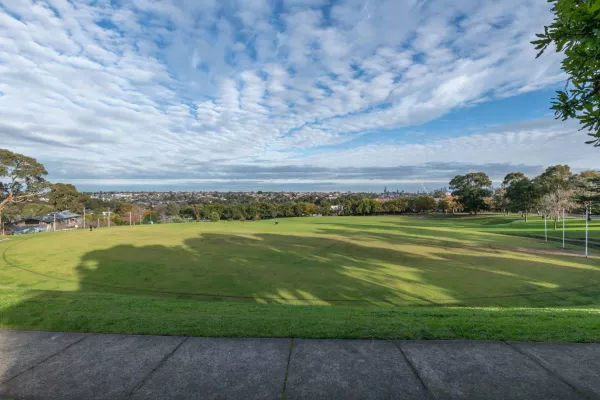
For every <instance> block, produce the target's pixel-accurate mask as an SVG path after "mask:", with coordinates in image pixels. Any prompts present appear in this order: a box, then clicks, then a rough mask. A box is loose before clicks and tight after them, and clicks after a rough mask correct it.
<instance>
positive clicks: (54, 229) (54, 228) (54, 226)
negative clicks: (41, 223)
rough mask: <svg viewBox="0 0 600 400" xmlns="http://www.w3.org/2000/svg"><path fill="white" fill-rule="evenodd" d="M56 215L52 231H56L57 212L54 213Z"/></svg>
mask: <svg viewBox="0 0 600 400" xmlns="http://www.w3.org/2000/svg"><path fill="white" fill-rule="evenodd" d="M52 215H53V216H54V222H53V223H52V231H53V232H56V213H54V214H52Z"/></svg>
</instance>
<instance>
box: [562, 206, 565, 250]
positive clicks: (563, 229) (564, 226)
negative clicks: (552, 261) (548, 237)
mask: <svg viewBox="0 0 600 400" xmlns="http://www.w3.org/2000/svg"><path fill="white" fill-rule="evenodd" d="M562 218H563V247H562V248H563V249H564V248H565V209H564V208H563V216H562Z"/></svg>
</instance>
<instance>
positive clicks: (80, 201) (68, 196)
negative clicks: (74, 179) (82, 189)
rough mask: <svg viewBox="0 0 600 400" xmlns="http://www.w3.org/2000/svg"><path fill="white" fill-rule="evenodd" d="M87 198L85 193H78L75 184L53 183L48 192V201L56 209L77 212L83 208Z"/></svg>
mask: <svg viewBox="0 0 600 400" xmlns="http://www.w3.org/2000/svg"><path fill="white" fill-rule="evenodd" d="M87 200H88V196H87V195H85V194H83V193H79V192H78V191H77V188H75V186H73V185H70V184H65V183H55V184H54V185H52V186H51V189H50V193H48V202H49V203H50V204H51V205H52V207H54V209H55V210H56V211H63V210H69V211H72V212H77V211H78V210H81V209H82V208H83V206H84V204H85V202H86V201H87Z"/></svg>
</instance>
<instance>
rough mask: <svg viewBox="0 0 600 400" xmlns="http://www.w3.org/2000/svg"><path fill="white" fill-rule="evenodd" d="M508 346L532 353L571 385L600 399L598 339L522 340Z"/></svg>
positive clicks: (589, 395)
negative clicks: (551, 341) (577, 341)
mask: <svg viewBox="0 0 600 400" xmlns="http://www.w3.org/2000/svg"><path fill="white" fill-rule="evenodd" d="M510 345H511V346H514V347H516V348H517V349H519V350H520V351H522V352H524V353H526V354H528V355H529V356H531V357H533V358H534V359H535V360H536V361H537V362H539V363H540V364H542V365H543V366H545V367H546V368H548V369H549V370H551V371H553V372H554V373H556V374H557V375H559V376H560V377H561V378H563V379H564V380H565V381H567V382H568V383H569V384H570V385H571V386H573V387H575V388H577V389H578V390H579V391H581V392H583V393H585V395H586V396H588V397H590V398H592V399H600V343H523V342H511V343H510Z"/></svg>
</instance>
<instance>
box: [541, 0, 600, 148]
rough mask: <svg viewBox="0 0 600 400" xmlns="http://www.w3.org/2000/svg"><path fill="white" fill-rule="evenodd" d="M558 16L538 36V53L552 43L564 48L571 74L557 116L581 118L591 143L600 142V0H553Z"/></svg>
mask: <svg viewBox="0 0 600 400" xmlns="http://www.w3.org/2000/svg"><path fill="white" fill-rule="evenodd" d="M549 3H553V7H552V11H554V15H555V16H554V20H553V21H552V24H550V25H549V26H545V27H544V33H541V34H538V35H537V37H538V40H534V41H533V42H531V43H533V44H534V45H535V48H536V49H537V50H539V53H538V55H537V56H538V57H539V56H540V55H542V53H544V51H545V50H546V49H547V48H548V47H549V46H551V45H554V46H555V47H556V51H557V52H564V54H565V58H564V59H563V61H562V69H563V71H565V72H566V73H567V75H568V79H567V82H566V86H565V89H564V90H559V91H557V92H556V94H557V96H556V97H555V98H554V99H553V101H552V109H553V110H554V112H555V116H556V118H557V119H558V118H562V120H563V121H564V120H566V119H569V118H575V119H577V120H579V123H580V125H581V129H582V130H588V131H590V133H589V136H591V137H592V138H593V139H592V140H589V141H587V142H586V143H588V144H593V145H594V146H600V1H598V0H549Z"/></svg>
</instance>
